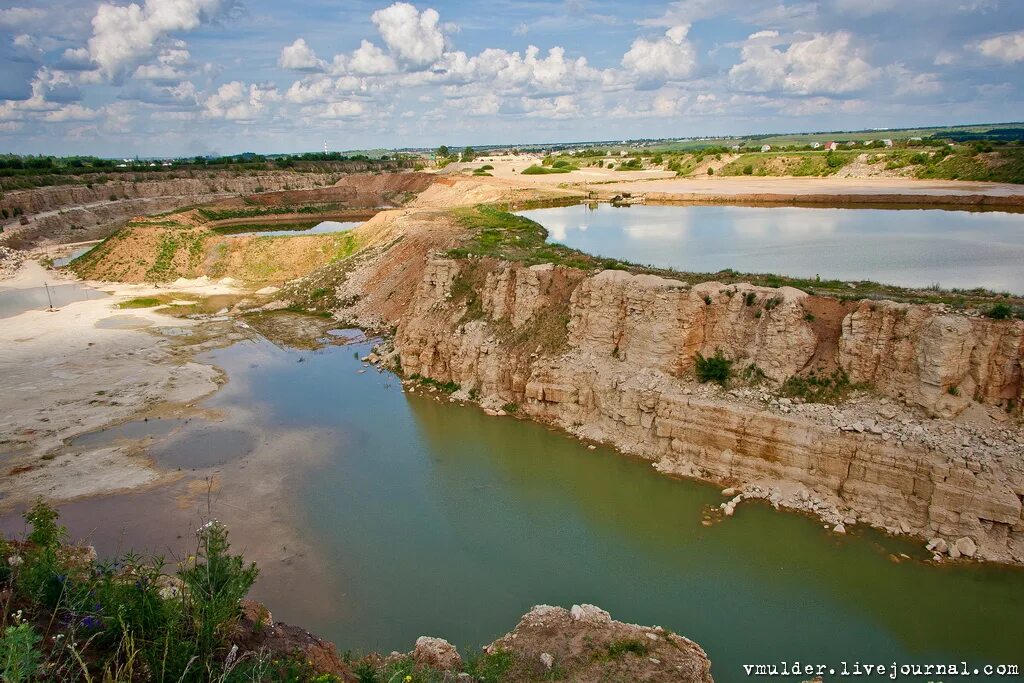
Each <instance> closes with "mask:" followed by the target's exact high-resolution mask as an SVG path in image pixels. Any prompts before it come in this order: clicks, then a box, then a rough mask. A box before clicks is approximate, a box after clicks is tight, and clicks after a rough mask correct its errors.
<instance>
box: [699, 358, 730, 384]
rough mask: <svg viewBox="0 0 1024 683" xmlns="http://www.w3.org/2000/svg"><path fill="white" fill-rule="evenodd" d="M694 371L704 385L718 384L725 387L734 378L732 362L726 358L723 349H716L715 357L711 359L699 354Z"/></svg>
mask: <svg viewBox="0 0 1024 683" xmlns="http://www.w3.org/2000/svg"><path fill="white" fill-rule="evenodd" d="M694 369H695V370H696V372H697V379H698V381H700V382H701V383H702V384H703V383H705V382H717V383H718V384H721V385H722V386H723V387H724V386H725V385H726V384H728V383H729V379H730V378H731V377H732V361H731V360H729V359H728V358H726V357H725V355H724V354H723V353H722V349H716V350H715V355H713V356H711V357H710V358H705V357H704V356H702V355H701V354H700V352H698V353H697V356H696V364H695V365H694Z"/></svg>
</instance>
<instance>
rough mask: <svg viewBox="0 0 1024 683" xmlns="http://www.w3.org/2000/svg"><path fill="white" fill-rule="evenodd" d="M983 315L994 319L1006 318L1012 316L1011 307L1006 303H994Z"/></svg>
mask: <svg viewBox="0 0 1024 683" xmlns="http://www.w3.org/2000/svg"><path fill="white" fill-rule="evenodd" d="M985 315H987V316H988V317H990V318H994V319H996V320H1007V319H1009V318H1012V317H1013V309H1012V308H1010V307H1009V306H1007V305H1006V304H996V305H995V306H993V307H992V308H990V309H988V311H987V312H986V313H985Z"/></svg>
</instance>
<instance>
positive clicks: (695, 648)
mask: <svg viewBox="0 0 1024 683" xmlns="http://www.w3.org/2000/svg"><path fill="white" fill-rule="evenodd" d="M245 613H246V618H245V619H244V620H243V622H242V623H241V624H240V625H239V629H238V630H239V633H242V634H245V635H244V639H243V640H242V641H240V642H241V643H242V649H243V650H248V651H255V650H258V649H260V648H266V649H269V650H270V651H272V652H275V653H281V654H283V655H291V654H299V655H301V656H302V657H303V658H304V660H305V661H309V662H311V663H312V664H313V669H314V670H315V671H317V672H320V673H327V674H333V675H334V676H337V677H339V678H340V679H341V680H343V681H357V680H385V681H387V680H445V681H465V682H466V683H472V682H473V681H478V680H487V681H502V682H505V681H507V682H510V683H511V682H512V681H515V682H517V683H519V682H521V681H547V680H560V681H578V682H583V681H609V682H613V681H621V682H622V683H627V682H630V683H632V682H636V681H645V682H648V683H659V682H664V683H669V682H672V683H713V680H714V679H713V678H712V677H711V661H710V660H709V659H708V657H707V655H706V654H705V653H704V650H703V649H702V648H701V647H700V645H698V644H697V643H695V642H693V641H692V640H689V639H688V638H684V637H682V636H680V635H677V634H675V633H673V632H671V631H668V630H666V629H663V628H662V627H660V626H653V627H651V626H638V625H636V624H626V623H623V622H621V621H615V620H614V619H612V618H611V616H610V615H609V614H608V612H606V611H604V610H603V609H601V608H599V607H595V606H594V605H573V606H572V609H568V610H567V609H564V608H562V607H552V606H550V605H537V606H536V607H534V608H533V609H531V610H530V611H529V612H528V613H526V614H525V615H523V617H522V619H520V621H519V624H518V625H517V626H516V627H515V629H514V630H513V631H512V632H511V633H507V634H505V635H504V636H502V637H501V638H498V639H497V640H495V641H494V642H493V643H491V644H490V645H488V646H486V647H485V648H484V650H483V654H482V655H481V656H479V657H467V659H466V660H463V658H462V656H461V655H460V654H459V652H458V650H457V649H456V648H455V647H454V646H453V645H451V644H450V643H449V642H448V641H446V640H444V639H442V638H432V637H429V636H423V637H420V638H418V639H417V640H416V647H415V648H414V649H413V650H412V651H411V652H409V653H407V654H402V653H399V652H393V653H391V654H390V655H388V656H387V657H383V656H381V655H377V654H371V655H368V656H366V657H364V658H362V659H361V660H359V661H357V662H351V661H349V662H346V661H344V660H342V659H341V658H340V657H339V656H338V654H337V651H336V650H335V648H334V646H333V645H331V644H330V643H327V642H326V641H323V640H321V639H319V638H317V637H316V636H313V635H311V634H309V633H307V632H305V631H302V630H301V629H297V628H295V627H293V626H288V625H287V624H282V623H276V624H275V623H273V622H272V620H271V617H270V616H269V612H267V611H266V609H265V608H262V606H259V605H258V604H256V603H251V604H249V605H246V606H245ZM357 672H358V674H359V676H358V677H357ZM371 673H372V674H373V676H374V677H373V678H371V677H370V674H371ZM410 676H411V679H410V678H408V677H410Z"/></svg>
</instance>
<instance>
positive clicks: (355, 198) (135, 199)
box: [0, 171, 433, 248]
mask: <svg viewBox="0 0 1024 683" xmlns="http://www.w3.org/2000/svg"><path fill="white" fill-rule="evenodd" d="M338 175H339V174H325V173H290V172H281V171H278V172H267V173H260V174H251V173H250V174H241V175H236V174H234V173H224V172H217V173H199V172H192V174H191V175H190V177H181V178H170V177H162V176H156V177H145V178H144V179H143V180H140V181H139V182H128V181H121V180H117V181H112V182H106V183H97V184H95V185H93V186H91V187H90V186H87V185H57V186H52V187H41V188H36V189H33V190H15V191H12V192H4V193H3V196H2V197H0V207H2V208H4V209H7V210H8V212H9V213H12V214H13V212H14V210H15V209H17V210H18V211H19V212H20V213H21V214H23V215H25V216H28V217H29V218H30V222H28V223H27V224H25V225H22V224H21V223H20V222H19V221H18V220H11V221H9V222H8V223H7V224H5V225H4V232H3V233H0V243H4V244H7V245H9V246H13V247H17V248H26V247H29V246H32V245H34V244H36V243H38V242H41V241H43V240H47V241H50V242H56V243H61V242H76V241H83V240H90V239H98V238H102V237H106V236H107V235H109V234H111V233H112V232H113V231H114V230H115V229H116V228H117V227H119V226H120V225H122V224H123V223H124V222H125V221H127V220H128V219H130V218H133V217H135V216H141V215H148V214H153V213H158V212H161V211H169V210H172V209H176V208H180V207H183V206H190V205H193V204H201V203H205V202H210V201H214V200H217V199H223V198H225V197H230V196H235V195H238V194H252V193H256V192H259V193H262V194H259V195H257V196H256V200H257V203H261V204H265V205H280V204H287V203H305V202H312V201H323V202H326V201H330V202H339V203H342V204H345V205H346V206H352V207H375V206H379V205H382V204H387V203H389V202H390V201H392V200H394V199H396V198H398V199H401V198H403V196H404V193H408V192H418V191H419V190H421V189H423V188H424V187H426V186H427V185H429V184H430V183H431V182H432V179H433V176H430V175H425V174H420V173H379V174H364V175H352V176H345V177H342V178H341V179H340V180H338ZM314 188H315V189H314Z"/></svg>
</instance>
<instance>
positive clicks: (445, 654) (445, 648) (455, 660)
mask: <svg viewBox="0 0 1024 683" xmlns="http://www.w3.org/2000/svg"><path fill="white" fill-rule="evenodd" d="M412 658H413V660H415V662H416V663H417V664H419V665H421V666H429V667H431V668H433V669H440V670H441V671H453V670H455V669H459V668H461V667H462V657H461V656H459V651H458V650H456V649H455V646H454V645H452V644H451V643H449V642H448V641H447V640H445V639H444V638H431V637H430V636H420V637H419V638H417V639H416V649H415V650H413V651H412Z"/></svg>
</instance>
